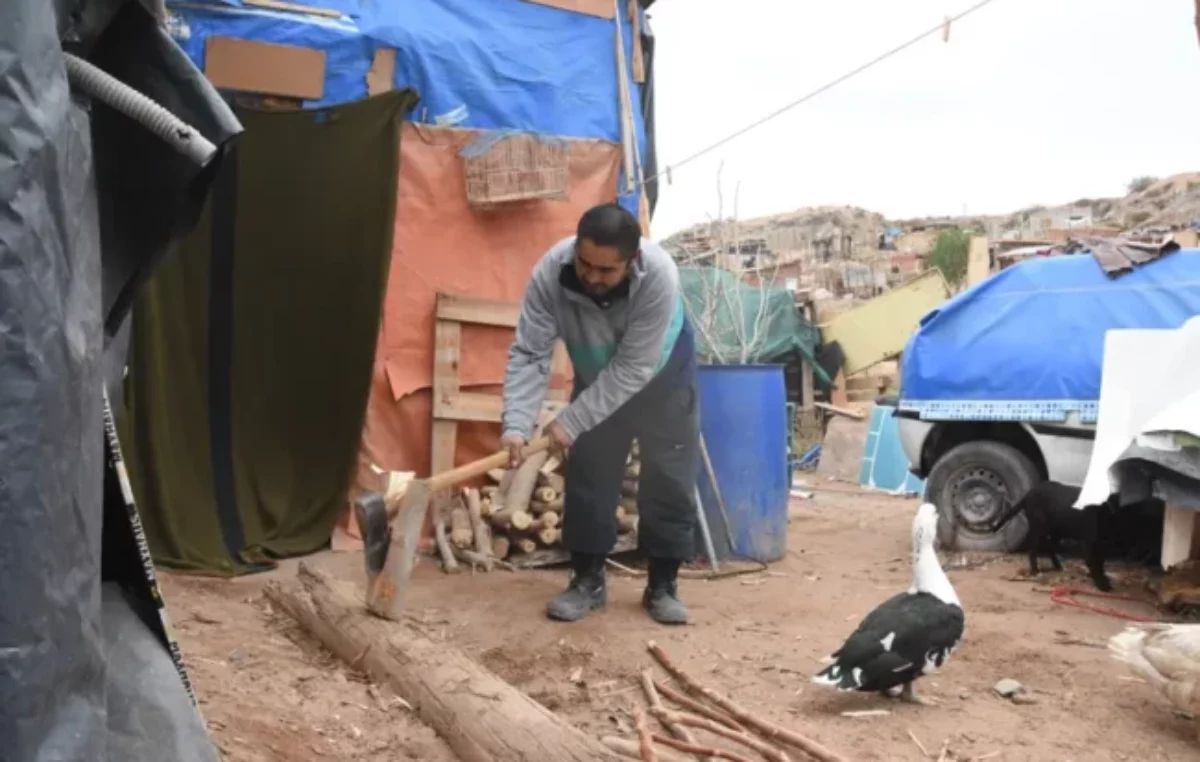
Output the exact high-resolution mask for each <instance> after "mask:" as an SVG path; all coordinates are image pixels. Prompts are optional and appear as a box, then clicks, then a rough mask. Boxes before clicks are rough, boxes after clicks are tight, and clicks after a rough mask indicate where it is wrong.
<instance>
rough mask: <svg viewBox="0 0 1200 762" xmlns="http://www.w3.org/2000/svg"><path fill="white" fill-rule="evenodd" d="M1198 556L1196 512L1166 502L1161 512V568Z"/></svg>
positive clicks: (1199, 539)
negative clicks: (1165, 508) (1165, 506)
mask: <svg viewBox="0 0 1200 762" xmlns="http://www.w3.org/2000/svg"><path fill="white" fill-rule="evenodd" d="M1197 556H1200V521H1198V520H1197V512H1196V511H1189V510H1188V509H1186V508H1180V507H1179V506H1175V505H1171V504H1169V503H1168V504H1167V510H1166V512H1165V513H1164V514H1163V540H1162V568H1163V569H1170V568H1171V567H1172V566H1175V565H1176V564H1180V563H1183V562H1184V561H1188V560H1191V559H1193V558H1197Z"/></svg>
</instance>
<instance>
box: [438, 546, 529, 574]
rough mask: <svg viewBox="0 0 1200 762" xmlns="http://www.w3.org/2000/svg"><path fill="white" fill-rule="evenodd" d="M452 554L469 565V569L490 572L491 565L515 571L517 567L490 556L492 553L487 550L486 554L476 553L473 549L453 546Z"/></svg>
mask: <svg viewBox="0 0 1200 762" xmlns="http://www.w3.org/2000/svg"><path fill="white" fill-rule="evenodd" d="M453 550H454V555H455V557H457V558H458V560H459V561H462V562H463V563H464V564H467V565H468V566H470V567H471V570H472V571H474V570H475V569H483V570H484V571H485V572H490V571H491V570H492V569H493V567H496V566H499V567H500V568H501V569H504V570H505V571H510V572H515V571H516V570H517V567H515V566H513V565H512V564H510V563H509V562H508V561H501V560H500V559H498V558H492V553H491V551H490V550H489V551H488V553H487V555H484V554H483V553H476V552H475V551H473V550H466V549H463V548H454V549H453Z"/></svg>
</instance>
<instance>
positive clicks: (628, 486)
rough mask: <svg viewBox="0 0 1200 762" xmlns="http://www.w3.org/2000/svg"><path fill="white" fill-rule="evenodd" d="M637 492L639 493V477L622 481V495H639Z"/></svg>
mask: <svg viewBox="0 0 1200 762" xmlns="http://www.w3.org/2000/svg"><path fill="white" fill-rule="evenodd" d="M637 493H638V483H637V479H626V480H625V481H623V482H621V496H622V497H637Z"/></svg>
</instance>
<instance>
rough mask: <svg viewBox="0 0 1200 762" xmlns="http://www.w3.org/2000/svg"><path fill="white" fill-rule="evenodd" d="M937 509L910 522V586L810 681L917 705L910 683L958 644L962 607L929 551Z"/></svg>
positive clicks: (925, 507)
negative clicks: (896, 692)
mask: <svg viewBox="0 0 1200 762" xmlns="http://www.w3.org/2000/svg"><path fill="white" fill-rule="evenodd" d="M936 536H937V508H936V507H934V506H933V505H932V504H931V503H925V504H924V505H922V506H921V507H920V508H919V509H918V510H917V515H916V518H914V519H913V527H912V541H913V580H912V587H910V588H909V589H908V591H907V592H904V593H900V594H899V595H896V596H894V597H892V598H890V599H888V600H887V601H884V602H883V603H882V604H880V605H879V606H878V607H876V608H875V609H874V610H873V611H872V612H871V613H869V614H867V616H866V618H865V619H863V621H862V623H861V624H859V625H858V629H856V630H855V631H854V633H853V634H852V635H851V636H850V637H849V638H848V639H847V640H846V642H845V644H843V645H842V647H841V648H839V649H838V650H837V651H835V652H834V653H833V654H831V655H830V657H829V661H830V664H829V665H828V666H827V667H825V668H824V669H823V670H821V671H820V672H818V673H817V674H816V675H815V676H813V682H814V683H816V684H817V685H826V686H831V687H834V688H837V689H838V690H839V691H865V692H879V693H882V694H883V695H885V696H888V697H892V696H893V695H895V694H894V693H893V691H894V690H895V689H896V688H897V687H899V688H900V693H899V697H900V698H901V699H903V700H905V701H909V702H912V703H917V704H928V703H931V702H928V701H924V700H921V699H919V698H918V697H917V696H916V695H915V694H914V693H913V687H912V684H913V681H914V680H916V679H917V678H919V677H921V676H923V675H929V674H932V673H934V672H936V671H937V670H938V669H940V668H941V666H942V665H943V664H945V663H946V660H947V659H948V658H950V654H952V653H953V652H954V649H955V648H956V647H957V646H958V644H959V641H960V640H962V634H963V625H964V623H965V617H964V616H963V609H962V603H960V602H959V600H958V595H957V594H956V593H955V592H954V587H953V586H952V585H951V584H950V579H949V578H948V577H947V576H946V572H945V571H943V570H942V565H941V563H940V562H939V561H938V557H937V553H936V552H935V551H934V548H933V543H934V538H935V537H936Z"/></svg>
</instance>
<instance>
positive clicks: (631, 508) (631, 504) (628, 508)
mask: <svg viewBox="0 0 1200 762" xmlns="http://www.w3.org/2000/svg"><path fill="white" fill-rule="evenodd" d="M620 506H621V508H622V509H624V511H625V513H626V515H629V516H633V515H636V514H637V512H638V504H637V498H635V497H623V498H621V502H620Z"/></svg>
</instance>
